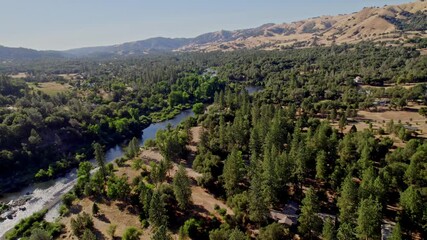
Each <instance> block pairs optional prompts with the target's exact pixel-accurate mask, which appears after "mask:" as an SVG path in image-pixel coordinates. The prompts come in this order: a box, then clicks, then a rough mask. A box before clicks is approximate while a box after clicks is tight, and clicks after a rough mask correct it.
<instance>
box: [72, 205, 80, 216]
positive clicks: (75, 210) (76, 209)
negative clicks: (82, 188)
mask: <svg viewBox="0 0 427 240" xmlns="http://www.w3.org/2000/svg"><path fill="white" fill-rule="evenodd" d="M82 210H83V207H82V206H81V205H73V206H71V207H70V213H71V214H79V213H80V212H81V211H82Z"/></svg>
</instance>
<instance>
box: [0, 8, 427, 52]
mask: <svg viewBox="0 0 427 240" xmlns="http://www.w3.org/2000/svg"><path fill="white" fill-rule="evenodd" d="M415 37H427V2H425V1H416V2H411V3H406V4H401V5H395V6H384V7H381V8H380V7H369V8H364V9H362V10H361V11H359V12H355V13H350V14H341V15H338V16H321V17H315V18H310V19H306V20H301V21H297V22H292V23H282V24H273V23H269V24H264V25H262V26H259V27H256V28H250V29H242V30H235V31H226V30H221V31H217V32H211V33H206V34H202V35H200V36H197V37H195V38H163V37H157V38H150V39H146V40H141V41H135V42H128V43H123V44H118V45H112V46H101V47H88V48H78V49H71V50H67V51H63V52H54V51H36V50H31V49H24V48H6V47H0V60H13V59H38V58H47V57H65V56H66V57H88V56H114V55H121V56H129V55H141V54H148V53H156V52H171V51H202V52H206V51H218V50H219V51H231V50H236V49H264V50H273V49H283V48H288V47H310V46H319V45H320V46H322V45H325V46H327V45H331V44H342V43H357V42H360V41H375V42H379V41H382V42H388V43H397V42H404V41H405V40H406V39H410V38H415Z"/></svg>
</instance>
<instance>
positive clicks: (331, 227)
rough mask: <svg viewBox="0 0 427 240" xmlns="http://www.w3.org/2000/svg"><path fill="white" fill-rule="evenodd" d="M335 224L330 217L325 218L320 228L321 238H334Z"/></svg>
mask: <svg viewBox="0 0 427 240" xmlns="http://www.w3.org/2000/svg"><path fill="white" fill-rule="evenodd" d="M335 234H336V233H335V224H334V222H333V221H332V219H331V218H328V219H326V221H325V223H324V224H323V229H322V239H323V240H335V239H336V237H335Z"/></svg>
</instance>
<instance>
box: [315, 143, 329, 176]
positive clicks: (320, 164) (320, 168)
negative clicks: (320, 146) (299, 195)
mask: <svg viewBox="0 0 427 240" xmlns="http://www.w3.org/2000/svg"><path fill="white" fill-rule="evenodd" d="M326 164H327V163H326V152H325V151H323V150H321V151H320V152H318V153H317V157H316V178H317V179H320V180H326V179H327V178H328V176H327V166H326Z"/></svg>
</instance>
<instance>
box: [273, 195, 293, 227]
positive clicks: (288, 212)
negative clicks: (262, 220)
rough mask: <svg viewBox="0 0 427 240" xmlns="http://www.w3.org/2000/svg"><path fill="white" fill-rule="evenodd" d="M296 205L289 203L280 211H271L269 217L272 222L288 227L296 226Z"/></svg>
mask: <svg viewBox="0 0 427 240" xmlns="http://www.w3.org/2000/svg"><path fill="white" fill-rule="evenodd" d="M298 211H299V205H298V203H296V202H294V201H289V202H288V203H287V204H286V205H285V206H284V207H283V209H282V211H278V210H271V211H270V216H271V218H272V219H273V220H275V221H277V222H278V223H281V224H286V225H288V226H293V225H296V224H297V222H298V217H299V214H298V213H297V212H298Z"/></svg>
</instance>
